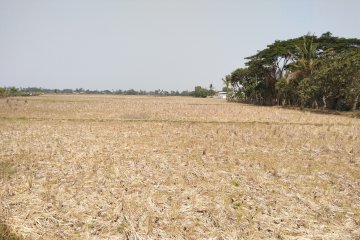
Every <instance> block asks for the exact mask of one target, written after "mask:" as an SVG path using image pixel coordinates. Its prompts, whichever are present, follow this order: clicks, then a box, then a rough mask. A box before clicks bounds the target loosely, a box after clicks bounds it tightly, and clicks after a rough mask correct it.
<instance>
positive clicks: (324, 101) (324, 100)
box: [322, 95, 327, 109]
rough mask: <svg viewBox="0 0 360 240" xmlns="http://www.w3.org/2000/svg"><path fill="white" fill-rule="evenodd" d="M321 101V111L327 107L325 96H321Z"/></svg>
mask: <svg viewBox="0 0 360 240" xmlns="http://www.w3.org/2000/svg"><path fill="white" fill-rule="evenodd" d="M322 101H323V104H324V105H323V109H325V108H326V107H327V106H326V97H325V95H323V97H322Z"/></svg>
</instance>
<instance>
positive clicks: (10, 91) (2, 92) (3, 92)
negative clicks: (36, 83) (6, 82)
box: [0, 84, 215, 97]
mask: <svg viewBox="0 0 360 240" xmlns="http://www.w3.org/2000/svg"><path fill="white" fill-rule="evenodd" d="M45 93H46V94H113V95H151V96H192V97H207V96H212V95H214V94H215V90H214V88H213V86H212V84H210V88H209V89H206V88H203V87H201V86H196V87H195V89H194V90H193V91H188V90H184V91H165V90H161V89H158V90H154V91H145V90H134V89H129V90H121V89H119V90H111V91H110V90H90V89H84V88H76V89H48V88H38V87H28V88H15V87H0V97H10V96H36V95H40V94H45Z"/></svg>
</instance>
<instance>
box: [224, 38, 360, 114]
mask: <svg viewBox="0 0 360 240" xmlns="http://www.w3.org/2000/svg"><path fill="white" fill-rule="evenodd" d="M245 59H246V60H247V62H246V67H244V68H239V69H236V70H235V71H233V72H232V73H231V74H229V75H227V76H225V78H224V79H223V82H224V84H225V86H226V87H228V88H230V89H231V93H230V94H229V98H228V99H229V100H234V101H241V102H247V103H254V104H261V105H275V104H278V105H284V106H299V107H313V108H323V109H325V108H327V109H335V110H356V109H358V108H359V105H360V104H359V101H360V99H359V98H360V39H355V38H353V39H347V38H339V37H334V36H332V34H331V33H330V32H327V33H324V34H322V35H321V36H320V37H316V36H312V35H305V36H302V37H299V38H295V39H289V40H284V41H275V42H274V43H272V44H270V45H268V46H267V47H266V48H265V49H263V50H261V51H258V52H257V53H256V54H255V55H253V56H250V57H246V58H245Z"/></svg>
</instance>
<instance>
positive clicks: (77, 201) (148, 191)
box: [0, 95, 360, 239]
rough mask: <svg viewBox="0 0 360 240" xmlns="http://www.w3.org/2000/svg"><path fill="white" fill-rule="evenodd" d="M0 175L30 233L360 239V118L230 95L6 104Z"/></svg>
mask: <svg viewBox="0 0 360 240" xmlns="http://www.w3.org/2000/svg"><path fill="white" fill-rule="evenodd" d="M0 183H1V184H0V220H1V221H2V222H3V223H5V224H6V226H7V230H6V231H7V232H13V233H15V234H16V235H18V236H21V237H23V238H24V239H340V238H341V239H360V120H359V119H356V118H350V117H345V116H337V115H324V114H315V113H310V112H302V111H297V110H289V109H281V108H277V107H257V106H250V105H242V104H236V103H226V102H225V101H224V100H219V99H195V98H180V97H178V98H177V97H168V98H167V97H123V96H101V95H97V96H89V95H43V96H37V97H28V98H7V99H0ZM1 229H2V228H0V231H1ZM3 231H4V230H3ZM3 234H4V233H3ZM0 238H1V237H0Z"/></svg>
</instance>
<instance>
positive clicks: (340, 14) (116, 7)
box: [0, 0, 360, 90]
mask: <svg viewBox="0 0 360 240" xmlns="http://www.w3.org/2000/svg"><path fill="white" fill-rule="evenodd" d="M359 11H360V1H359V0H338V1H337V0H256V1H254V0H253V1H250V0H247V1H242V0H177V1H175V0H127V1H126V0H117V1H115V0H114V1H111V0H0V86H16V87H28V86H37V87H44V88H61V89H62V88H80V87H82V88H86V89H87V88H89V89H99V90H102V89H110V90H111V89H130V88H134V89H137V90H138V89H145V90H155V89H159V88H160V89H165V90H185V89H189V90H190V89H193V87H194V86H195V85H202V86H204V87H208V86H209V85H210V83H213V84H214V85H215V87H217V88H218V89H219V88H221V87H222V83H221V78H222V77H223V76H224V75H226V74H228V73H229V72H231V71H233V70H234V69H235V68H237V67H242V66H243V65H244V57H247V56H250V55H253V54H254V53H256V51H257V50H261V49H263V48H264V47H265V46H266V45H267V44H270V43H272V42H273V41H274V40H276V39H279V40H282V39H288V38H293V37H298V36H300V35H303V34H306V33H308V32H311V33H315V34H316V35H320V34H322V33H324V32H326V31H331V32H332V33H333V34H334V35H335V36H342V37H355V38H360V27H359V23H360V13H359Z"/></svg>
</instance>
